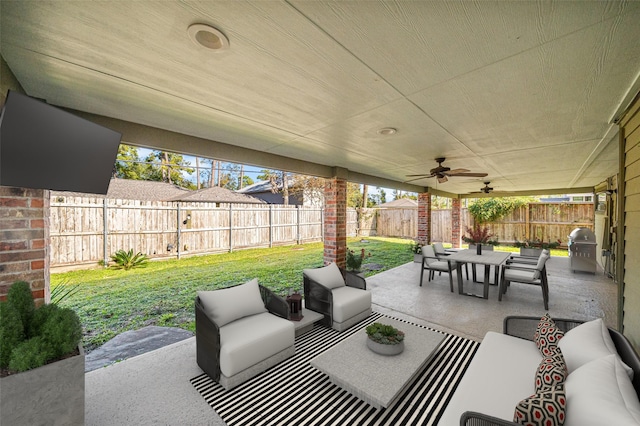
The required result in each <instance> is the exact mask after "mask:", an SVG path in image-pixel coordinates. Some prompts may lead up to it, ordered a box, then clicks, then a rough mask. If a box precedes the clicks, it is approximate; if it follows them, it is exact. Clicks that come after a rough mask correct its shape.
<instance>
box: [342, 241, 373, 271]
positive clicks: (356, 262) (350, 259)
mask: <svg viewBox="0 0 640 426" xmlns="http://www.w3.org/2000/svg"><path fill="white" fill-rule="evenodd" d="M370 256H371V253H369V254H366V253H365V250H364V249H360V253H358V254H356V252H355V251H353V250H349V248H348V247H347V270H348V271H359V270H360V268H361V267H362V262H363V261H364V259H365V257H370Z"/></svg>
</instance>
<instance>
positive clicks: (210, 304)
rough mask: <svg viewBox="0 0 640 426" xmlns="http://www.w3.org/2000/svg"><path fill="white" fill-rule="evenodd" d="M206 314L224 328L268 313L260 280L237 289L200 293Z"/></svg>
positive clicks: (255, 279) (238, 286) (236, 287)
mask: <svg viewBox="0 0 640 426" xmlns="http://www.w3.org/2000/svg"><path fill="white" fill-rule="evenodd" d="M197 294H198V297H199V298H200V302H201V303H202V307H203V308H204V312H205V314H207V316H208V317H209V318H210V319H211V320H212V321H213V322H215V323H216V324H217V325H218V327H222V326H224V325H226V324H229V323H230V322H232V321H235V320H237V319H240V318H244V317H248V316H250V315H256V314H261V313H263V312H267V308H265V307H264V302H263V301H262V297H261V296H260V288H259V285H258V279H257V278H254V279H253V280H251V281H249V282H247V283H245V284H242V285H237V286H235V287H229V288H223V289H221V290H213V291H198V292H197Z"/></svg>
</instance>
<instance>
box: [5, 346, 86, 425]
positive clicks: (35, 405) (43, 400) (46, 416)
mask: <svg viewBox="0 0 640 426" xmlns="http://www.w3.org/2000/svg"><path fill="white" fill-rule="evenodd" d="M0 424H2V425H5V424H6V425H40V424H56V425H83V424H84V350H83V349H82V347H80V355H76V356H73V357H71V358H67V359H63V360H61V361H56V362H54V363H52V364H47V365H44V366H42V367H39V368H36V369H33V370H29V371H25V372H23V373H18V374H13V375H11V376H8V377H3V378H2V379H0Z"/></svg>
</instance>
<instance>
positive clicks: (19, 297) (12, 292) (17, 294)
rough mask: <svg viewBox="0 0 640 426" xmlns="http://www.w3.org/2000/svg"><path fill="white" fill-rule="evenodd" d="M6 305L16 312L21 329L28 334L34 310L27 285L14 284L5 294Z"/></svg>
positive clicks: (21, 282) (22, 283) (23, 283)
mask: <svg viewBox="0 0 640 426" xmlns="http://www.w3.org/2000/svg"><path fill="white" fill-rule="evenodd" d="M7 303H9V304H10V305H11V306H13V307H14V308H15V310H16V311H17V312H18V315H20V321H22V328H23V329H24V331H25V332H28V331H29V323H30V322H31V317H33V311H35V309H36V305H35V303H34V301H33V296H32V295H31V287H30V286H29V283H26V282H24V281H18V282H16V283H14V284H13V285H12V286H11V288H9V291H8V292H7Z"/></svg>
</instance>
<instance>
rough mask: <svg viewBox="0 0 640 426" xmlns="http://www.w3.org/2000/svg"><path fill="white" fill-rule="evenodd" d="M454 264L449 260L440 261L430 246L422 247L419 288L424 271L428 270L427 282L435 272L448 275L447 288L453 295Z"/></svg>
mask: <svg viewBox="0 0 640 426" xmlns="http://www.w3.org/2000/svg"><path fill="white" fill-rule="evenodd" d="M454 265H455V262H452V261H450V260H442V259H441V258H439V257H438V256H436V252H435V250H434V249H433V247H432V246H431V245H425V246H422V268H421V269H420V287H422V279H423V277H424V271H425V270H428V271H429V274H428V280H429V281H431V280H432V279H433V276H434V273H435V272H446V273H447V274H449V287H450V288H451V292H452V293H453V273H452V272H453V271H455V269H456V267H455V266H454Z"/></svg>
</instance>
